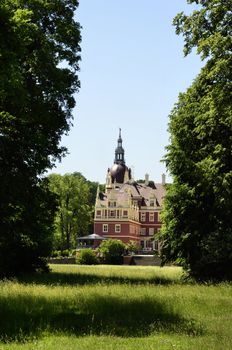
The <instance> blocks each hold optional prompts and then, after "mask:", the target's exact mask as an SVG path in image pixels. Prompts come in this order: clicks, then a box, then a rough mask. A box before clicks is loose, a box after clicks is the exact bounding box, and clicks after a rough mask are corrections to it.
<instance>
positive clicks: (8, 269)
mask: <svg viewBox="0 0 232 350" xmlns="http://www.w3.org/2000/svg"><path fill="white" fill-rule="evenodd" d="M77 6H78V0H57V1H53V0H47V1H45V0H1V2H0V27H1V31H0V198H1V201H0V275H14V274H16V273H18V272H23V271H26V270H33V269H36V268H37V267H44V266H45V265H44V260H43V257H45V256H46V255H47V254H48V250H49V246H51V244H50V243H51V233H52V232H51V231H52V222H53V212H54V200H53V196H52V195H51V194H50V192H49V189H48V186H46V185H44V184H43V183H42V182H41V176H42V174H43V173H44V171H45V169H46V168H48V167H52V164H53V162H54V160H55V159H57V158H60V157H61V156H62V155H63V154H64V153H65V149H63V148H62V147H60V146H59V141H60V138H61V136H62V134H63V133H66V132H68V130H69V128H70V125H71V111H72V108H73V107H74V105H75V101H74V98H73V93H74V92H75V91H77V90H78V88H79V80H78V77H77V71H78V62H79V59H80V56H79V52H80V47H79V43H80V26H79V24H78V23H76V22H75V20H74V11H75V10H76V8H77ZM48 241H49V242H50V243H49V242H48ZM48 243H49V244H48Z"/></svg>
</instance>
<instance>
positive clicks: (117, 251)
mask: <svg viewBox="0 0 232 350" xmlns="http://www.w3.org/2000/svg"><path fill="white" fill-rule="evenodd" d="M124 250H125V244H124V243H123V242H122V241H120V240H118V239H108V240H106V241H102V243H101V245H100V247H99V253H100V257H101V259H102V262H103V263H105V264H115V265H118V264H122V263H123V253H124Z"/></svg>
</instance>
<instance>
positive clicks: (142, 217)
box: [141, 213, 146, 222]
mask: <svg viewBox="0 0 232 350" xmlns="http://www.w3.org/2000/svg"><path fill="white" fill-rule="evenodd" d="M141 221H143V222H144V221H146V213H141Z"/></svg>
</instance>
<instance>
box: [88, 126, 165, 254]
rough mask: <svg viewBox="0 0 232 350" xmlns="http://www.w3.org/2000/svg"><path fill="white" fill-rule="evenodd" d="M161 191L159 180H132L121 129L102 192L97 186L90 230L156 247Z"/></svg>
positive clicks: (142, 247)
mask: <svg viewBox="0 0 232 350" xmlns="http://www.w3.org/2000/svg"><path fill="white" fill-rule="evenodd" d="M164 195H165V175H162V183H156V184H155V183H154V182H153V181H149V176H148V174H146V175H145V179H144V181H141V182H136V181H135V180H134V179H133V178H132V175H131V169H130V168H128V167H127V166H126V163H125V159H124V149H123V147H122V137H121V129H119V137H118V143H117V147H116V149H115V159H114V164H113V166H112V167H111V168H109V169H108V170H107V175H106V184H105V192H104V193H103V192H100V191H99V190H98V192H97V196H96V204H95V216H94V233H95V234H98V235H101V236H104V237H106V238H112V239H120V240H121V241H122V242H124V243H128V242H129V241H135V242H136V244H137V245H138V246H139V247H140V250H141V251H144V252H149V251H159V249H160V244H159V241H158V239H157V232H158V231H159V230H160V228H161V221H160V212H161V208H162V201H163V198H164Z"/></svg>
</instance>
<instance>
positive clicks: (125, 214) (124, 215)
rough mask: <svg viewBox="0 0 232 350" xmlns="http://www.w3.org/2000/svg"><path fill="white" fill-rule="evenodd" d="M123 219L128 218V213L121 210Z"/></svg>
mask: <svg viewBox="0 0 232 350" xmlns="http://www.w3.org/2000/svg"><path fill="white" fill-rule="evenodd" d="M123 217H124V218H127V217H128V211H127V210H123Z"/></svg>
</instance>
